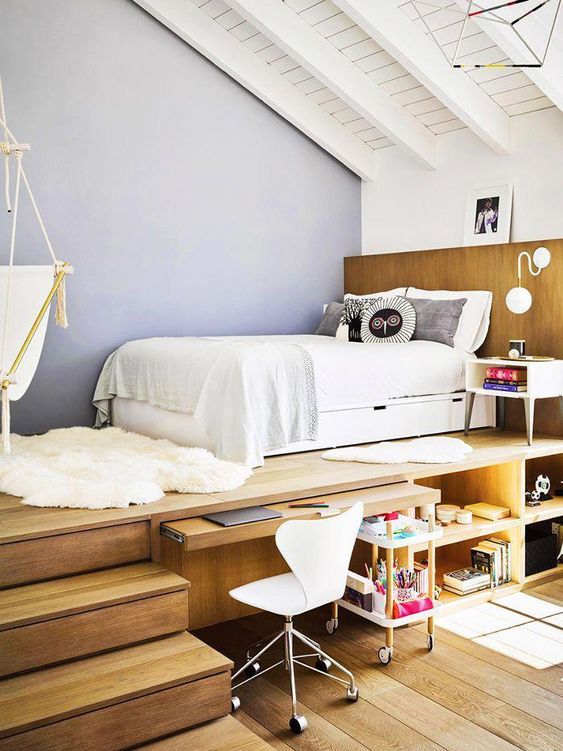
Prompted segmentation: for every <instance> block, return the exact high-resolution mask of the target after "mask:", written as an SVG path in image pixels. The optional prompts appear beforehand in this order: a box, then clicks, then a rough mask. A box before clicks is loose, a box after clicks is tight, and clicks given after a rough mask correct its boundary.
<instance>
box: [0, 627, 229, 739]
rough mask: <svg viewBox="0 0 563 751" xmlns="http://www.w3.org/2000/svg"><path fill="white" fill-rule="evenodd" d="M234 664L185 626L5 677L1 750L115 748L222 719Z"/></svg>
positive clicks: (0, 699) (0, 690)
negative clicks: (177, 631)
mask: <svg viewBox="0 0 563 751" xmlns="http://www.w3.org/2000/svg"><path fill="white" fill-rule="evenodd" d="M137 625H138V624H136V623H131V627H132V628H136V627H137ZM232 667H233V663H232V662H231V661H230V660H229V659H227V658H226V657H224V656H223V655H221V654H220V653H219V652H216V651H215V650H214V649H211V647H208V646H207V645H205V644H204V643H203V642H201V641H200V640H199V639H197V638H196V637H195V636H193V635H192V634H189V633H187V632H183V633H181V634H176V635H174V636H165V637H163V638H161V639H157V640H155V641H152V642H149V643H146V644H138V645H136V646H133V647H126V648H124V649H119V650H116V651H113V652H109V653H106V654H102V655H97V656H96V657H87V658H85V659H82V660H77V661H75V662H71V663H67V664H64V665H57V666H55V667H51V668H44V669H43V670H39V671H37V672H34V673H27V674H26V675H20V676H16V677H13V678H6V679H4V680H3V681H0V751H76V749H80V751H117V750H118V749H123V748H129V747H130V746H134V745H139V744H141V743H146V742H148V741H150V740H153V739H156V738H160V737H162V736H164V735H170V734H172V733H177V732H179V731H181V730H185V729H187V728H189V727H191V726H193V725H198V724H200V723H203V722H206V721H208V720H212V719H217V718H218V717H223V716H225V715H226V714H228V713H229V711H230V698H231V688H230V671H231V668H232Z"/></svg>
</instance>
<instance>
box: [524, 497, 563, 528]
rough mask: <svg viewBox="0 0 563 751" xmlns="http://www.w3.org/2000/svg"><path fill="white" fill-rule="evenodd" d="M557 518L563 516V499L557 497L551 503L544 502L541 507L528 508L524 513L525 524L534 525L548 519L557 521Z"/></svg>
mask: <svg viewBox="0 0 563 751" xmlns="http://www.w3.org/2000/svg"><path fill="white" fill-rule="evenodd" d="M557 516H563V497H562V496H557V497H556V498H553V500H551V501H544V502H543V503H542V505H541V506H535V507H531V506H526V510H525V511H524V522H525V523H526V524H533V523H534V522H542V521H545V520H546V519H555V518H556V517H557Z"/></svg>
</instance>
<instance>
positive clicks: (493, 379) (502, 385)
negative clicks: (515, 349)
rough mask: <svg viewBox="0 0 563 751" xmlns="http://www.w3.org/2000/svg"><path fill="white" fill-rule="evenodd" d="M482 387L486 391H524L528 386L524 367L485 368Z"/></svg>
mask: <svg viewBox="0 0 563 751" xmlns="http://www.w3.org/2000/svg"><path fill="white" fill-rule="evenodd" d="M483 388H484V389H486V390H487V391H512V392H519V391H526V389H527V388H528V381H527V371H526V368H493V367H491V368H487V377H486V378H485V380H484V381H483Z"/></svg>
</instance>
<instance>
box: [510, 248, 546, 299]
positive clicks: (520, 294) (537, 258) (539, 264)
mask: <svg viewBox="0 0 563 751" xmlns="http://www.w3.org/2000/svg"><path fill="white" fill-rule="evenodd" d="M524 256H525V257H526V258H527V259H528V270H529V271H530V274H531V275H532V276H539V274H540V273H541V271H542V269H545V268H547V267H548V266H549V263H550V261H551V253H550V252H549V250H548V249H547V248H536V249H535V250H534V255H533V257H532V258H531V257H530V254H529V253H528V252H527V251H525V250H523V251H522V253H520V255H519V256H518V286H517V287H513V288H512V289H511V290H510V291H509V292H508V294H507V295H506V307H507V308H508V310H510V311H511V312H512V313H518V314H520V313H526V312H527V311H528V310H530V308H531V307H532V295H531V294H530V292H529V290H527V289H526V288H525V287H522V258H523V257H524ZM532 261H533V263H534V266H535V267H536V268H535V269H533V268H532Z"/></svg>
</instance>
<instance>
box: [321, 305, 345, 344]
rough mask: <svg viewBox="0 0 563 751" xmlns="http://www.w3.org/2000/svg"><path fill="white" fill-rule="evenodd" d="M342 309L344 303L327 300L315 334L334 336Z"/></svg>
mask: <svg viewBox="0 0 563 751" xmlns="http://www.w3.org/2000/svg"><path fill="white" fill-rule="evenodd" d="M343 310H344V303H341V302H329V304H328V305H327V306H326V308H325V312H324V314H323V317H322V320H321V322H320V324H319V328H318V329H317V330H316V331H315V334H318V336H336V330H337V329H338V327H339V326H340V319H341V318H342V311H343Z"/></svg>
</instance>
